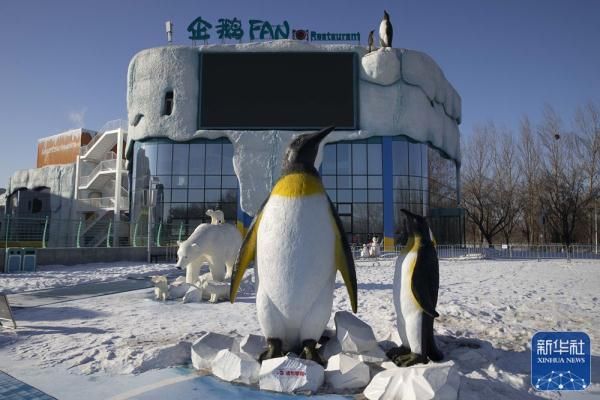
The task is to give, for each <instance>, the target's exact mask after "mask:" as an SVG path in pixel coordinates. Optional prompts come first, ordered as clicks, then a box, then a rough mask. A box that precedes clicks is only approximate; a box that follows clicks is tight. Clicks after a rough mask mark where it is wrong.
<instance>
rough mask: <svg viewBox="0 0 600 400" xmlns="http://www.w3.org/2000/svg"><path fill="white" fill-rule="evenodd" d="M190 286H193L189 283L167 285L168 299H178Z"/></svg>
mask: <svg viewBox="0 0 600 400" xmlns="http://www.w3.org/2000/svg"><path fill="white" fill-rule="evenodd" d="M190 287H193V286H192V285H190V284H189V283H173V284H171V285H169V298H170V299H180V298H182V297H183V296H185V294H186V293H187V291H188V290H189V288H190Z"/></svg>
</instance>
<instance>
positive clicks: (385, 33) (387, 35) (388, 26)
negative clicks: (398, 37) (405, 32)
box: [379, 10, 394, 47]
mask: <svg viewBox="0 0 600 400" xmlns="http://www.w3.org/2000/svg"><path fill="white" fill-rule="evenodd" d="M393 38H394V28H393V27H392V22H391V21H390V15H389V14H388V12H387V11H385V10H383V19H382V20H381V23H380V24H379V44H380V45H381V47H392V39H393Z"/></svg>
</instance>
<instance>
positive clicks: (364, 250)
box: [360, 243, 370, 258]
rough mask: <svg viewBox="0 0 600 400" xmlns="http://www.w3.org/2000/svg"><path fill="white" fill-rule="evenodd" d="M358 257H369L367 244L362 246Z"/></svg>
mask: <svg viewBox="0 0 600 400" xmlns="http://www.w3.org/2000/svg"><path fill="white" fill-rule="evenodd" d="M360 257H361V258H368V257H370V254H369V246H367V244H366V243H365V244H363V247H362V250H361V251H360Z"/></svg>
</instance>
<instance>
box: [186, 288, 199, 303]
mask: <svg viewBox="0 0 600 400" xmlns="http://www.w3.org/2000/svg"><path fill="white" fill-rule="evenodd" d="M182 302H183V303H184V304H185V303H200V302H202V288H200V287H197V286H191V287H190V288H189V289H188V291H187V292H185V294H184V295H183V300H182Z"/></svg>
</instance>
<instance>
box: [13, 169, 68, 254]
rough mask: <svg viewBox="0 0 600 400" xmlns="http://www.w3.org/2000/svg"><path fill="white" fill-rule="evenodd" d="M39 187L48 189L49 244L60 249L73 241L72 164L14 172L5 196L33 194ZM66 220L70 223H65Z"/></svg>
mask: <svg viewBox="0 0 600 400" xmlns="http://www.w3.org/2000/svg"><path fill="white" fill-rule="evenodd" d="M40 187H47V188H49V189H50V210H51V213H52V214H51V215H52V221H51V223H50V230H49V234H48V240H49V244H50V245H52V246H62V245H66V244H67V243H74V241H73V238H72V236H73V227H74V226H75V228H76V225H74V223H72V221H73V220H75V218H76V215H75V213H76V211H77V210H76V204H75V201H74V200H73V195H74V190H75V164H63V165H51V166H47V167H43V168H33V169H23V170H19V171H16V172H15V173H14V174H13V176H12V177H11V178H10V181H9V185H8V189H7V191H6V192H7V193H11V194H12V193H13V192H14V191H15V190H17V189H22V188H27V189H29V190H33V189H36V188H40ZM67 220H70V221H67Z"/></svg>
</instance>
